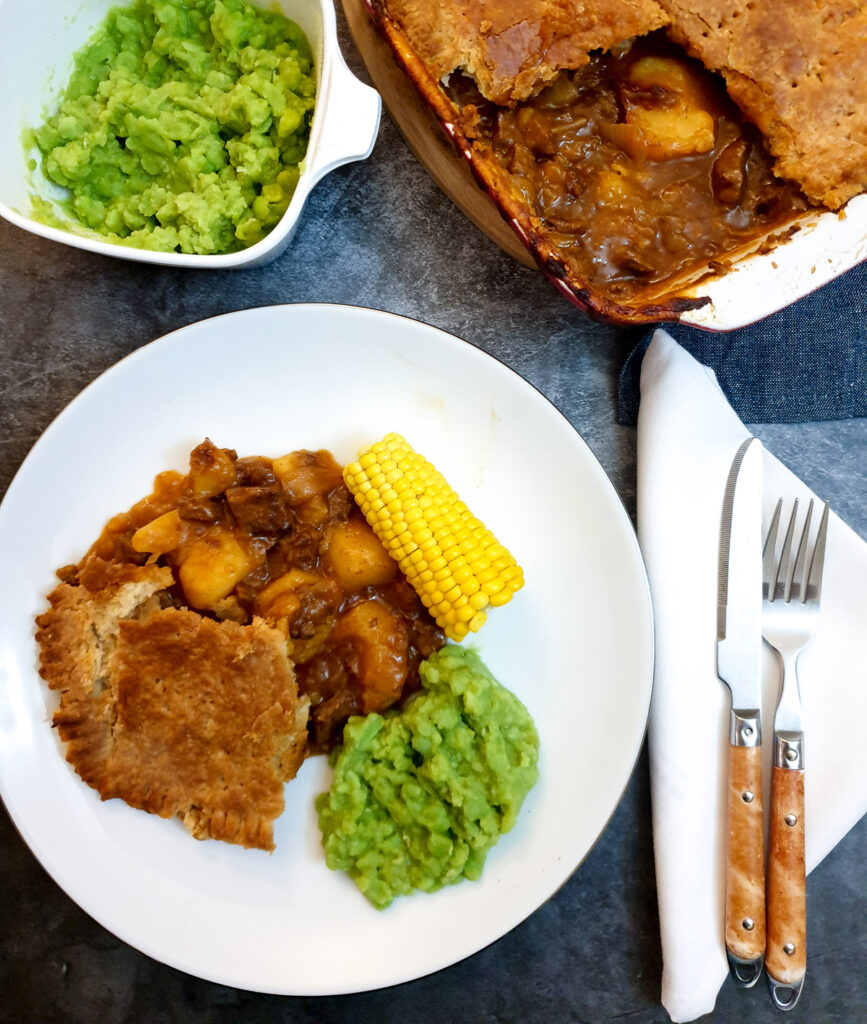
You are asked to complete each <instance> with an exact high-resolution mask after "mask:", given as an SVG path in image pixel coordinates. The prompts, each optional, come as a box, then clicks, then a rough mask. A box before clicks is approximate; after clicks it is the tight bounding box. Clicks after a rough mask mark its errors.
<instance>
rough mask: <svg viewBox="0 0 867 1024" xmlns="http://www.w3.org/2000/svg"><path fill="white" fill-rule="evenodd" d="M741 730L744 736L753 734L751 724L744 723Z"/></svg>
mask: <svg viewBox="0 0 867 1024" xmlns="http://www.w3.org/2000/svg"><path fill="white" fill-rule="evenodd" d="M743 732H744V736H752V734H753V727H752V726H751V725H745V726H744V729H743Z"/></svg>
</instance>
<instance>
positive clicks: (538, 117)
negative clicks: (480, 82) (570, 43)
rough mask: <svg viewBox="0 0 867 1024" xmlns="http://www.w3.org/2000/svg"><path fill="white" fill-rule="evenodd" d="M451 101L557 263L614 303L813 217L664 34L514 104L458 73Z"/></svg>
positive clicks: (709, 78) (748, 129)
mask: <svg viewBox="0 0 867 1024" xmlns="http://www.w3.org/2000/svg"><path fill="white" fill-rule="evenodd" d="M448 90H449V94H450V96H451V98H452V100H453V101H454V102H455V103H456V104H457V105H458V106H459V107H460V108H461V109H462V111H463V115H464V118H465V120H466V121H467V123H469V124H470V125H472V130H473V132H474V133H475V134H476V135H477V136H478V137H479V138H480V140H484V141H486V142H487V143H488V144H489V145H490V147H491V149H492V152H493V154H494V156H495V157H496V159H497V161H498V162H499V163H500V164H501V165H502V166H503V167H504V168H505V169H506V170H507V171H508V172H509V174H510V178H511V181H512V184H513V187H514V188H515V189H516V190H517V191H518V193H519V194H520V195H521V196H522V197H523V199H524V201H525V202H526V203H527V204H528V205H529V206H530V208H531V209H532V210H533V211H534V212H535V214H536V215H537V216H538V217H539V218H540V220H541V221H542V223H543V224H544V225H545V226H546V228H547V229H548V230H549V231H550V232H551V233H552V236H553V239H554V240H555V241H556V243H557V246H558V250H559V251H560V253H561V254H562V256H563V258H564V260H566V261H567V262H569V263H571V264H572V265H573V267H574V268H575V270H576V271H577V273H578V274H579V275H580V276H581V277H582V278H583V279H585V280H586V281H588V283H589V284H591V286H593V287H595V288H598V289H600V290H601V291H603V292H604V293H605V294H607V295H608V296H609V297H611V298H613V299H615V300H621V301H622V300H628V299H630V298H632V297H634V296H636V295H637V294H638V293H640V292H641V291H642V290H644V289H647V288H649V287H651V286H653V285H655V284H657V283H659V282H662V281H665V280H667V279H670V278H672V277H674V276H675V275H677V274H678V273H680V272H682V271H688V270H689V269H690V268H693V267H697V266H699V265H701V264H703V263H705V262H707V261H712V260H713V259H714V258H715V257H718V256H720V255H721V254H724V253H729V254H730V253H731V252H732V251H733V250H736V249H737V248H738V247H740V246H743V245H745V244H747V243H749V242H750V241H752V240H755V239H758V238H760V237H761V236H763V235H765V234H766V233H767V232H768V231H769V230H771V229H773V228H776V227H780V226H782V225H784V224H786V223H788V222H789V221H791V220H792V219H793V218H794V217H795V216H796V215H797V214H798V213H801V212H803V211H805V210H807V209H809V208H810V204H809V203H808V201H807V200H806V199H805V198H804V196H803V195H802V193H801V192H800V190H799V189H798V188H797V186H795V185H794V184H792V183H789V182H784V181H781V180H779V179H778V178H776V177H774V175H773V174H772V173H771V169H770V168H771V161H770V158H769V157H768V155H767V153H766V151H765V149H764V146H763V144H762V142H761V139H760V136H759V134H758V133H757V132H756V131H755V130H754V129H753V128H752V126H749V125H746V124H745V123H744V121H743V118H742V116H741V115H740V113H739V112H738V110H737V108H736V107H735V106H734V104H733V103H732V102H731V101H730V100H729V99H728V97H727V96H726V94H725V89H724V86H723V84H722V82H721V80H719V79H718V78H717V77H716V76H714V75H711V74H710V73H709V72H707V71H706V70H705V69H704V68H703V67H702V66H701V65H700V64H699V63H698V62H696V61H693V60H690V59H689V58H688V57H686V56H685V55H684V54H683V51H681V50H678V49H677V48H676V47H674V46H673V45H672V44H671V43H669V42H668V41H667V40H666V39H665V37H664V36H663V35H662V34H661V33H655V34H653V35H650V36H648V37H646V38H644V39H640V40H636V41H634V42H628V43H625V44H622V45H621V46H619V47H615V48H614V49H612V50H611V51H610V52H606V53H601V52H596V53H594V54H592V55H591V58H590V62H589V63H588V64H587V65H585V66H584V67H582V68H580V69H578V70H577V71H562V72H561V73H560V74H559V76H558V77H557V78H556V79H555V80H554V82H553V83H552V84H551V85H550V86H548V87H547V88H545V89H544V90H543V91H542V92H540V93H539V94H538V95H536V96H534V97H531V98H529V99H527V100H525V101H523V102H521V103H518V104H517V105H515V106H514V107H498V106H495V105H494V104H492V103H489V102H487V101H486V100H485V99H484V98H483V97H482V96H481V95H480V94H479V92H478V91H477V89H476V87H475V84H474V83H473V81H472V80H471V79H469V78H467V77H465V76H461V75H458V74H455V75H452V76H451V79H450V81H449V86H448Z"/></svg>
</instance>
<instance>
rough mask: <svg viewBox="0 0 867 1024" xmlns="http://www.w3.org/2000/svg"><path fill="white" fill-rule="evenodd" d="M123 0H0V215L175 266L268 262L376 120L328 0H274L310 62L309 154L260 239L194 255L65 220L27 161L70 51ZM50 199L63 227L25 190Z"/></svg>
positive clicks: (365, 149)
mask: <svg viewBox="0 0 867 1024" xmlns="http://www.w3.org/2000/svg"><path fill="white" fill-rule="evenodd" d="M117 6H123V0H83V2H81V3H78V4H76V5H74V6H71V5H68V4H66V3H64V2H62V0H27V2H24V0H0V216H3V217H5V218H6V219H7V220H9V221H11V222H12V223H13V224H16V225H17V226H18V227H20V228H23V229H24V230H25V231H31V232H33V233H34V234H37V235H41V236H42V237H44V238H50V239H52V240H53V241H56V242H62V243H64V244H65V245H72V246H76V247H77V248H79V249H89V250H90V251H92V252H98V253H102V254H103V255H106V256H115V257H118V258H120V259H127V260H137V261H139V262H142V263H158V264H165V265H167V266H175V267H196V268H198V269H213V270H225V269H229V268H239V267H252V266H256V265H259V264H263V263H268V262H270V261H271V260H273V259H274V258H275V257H277V256H279V255H280V253H282V252H283V251H284V249H285V248H286V246H287V245H288V244H289V242H290V241H291V239H292V236H293V234H294V232H295V229H296V227H297V224H298V219H299V216H300V214H301V210H302V207H303V206H304V202H305V200H306V199H307V196H308V195H309V193H310V191H311V190H312V188H313V186H314V185H315V184H316V183H317V182H318V181H319V180H320V179H321V178H322V177H323V176H324V175H326V174H328V173H329V171H332V170H334V169H335V168H336V167H340V166H341V165H342V164H346V163H350V162H351V161H353V160H363V159H365V158H366V157H367V156H369V155H370V152H371V150H372V149H373V144H374V142H375V140H376V135H377V132H378V130H379V117H380V110H381V103H380V98H379V94H378V93H377V92H376V91H375V90H374V89H371V88H370V87H369V86H367V85H364V84H363V83H362V82H360V81H359V80H358V79H357V78H356V77H355V76H354V75H353V74H352V73H351V72H350V71H349V69H348V68H347V67H346V64H345V63H344V61H343V57H342V56H341V53H340V48H339V45H338V42H337V28H336V19H335V13H334V7H333V4H332V2H331V0H278V2H277V4H276V6H277V8H278V9H279V10H280V11H282V12H283V13H284V14H285V15H286V16H287V17H288V18H291V19H292V21H294V22H296V23H297V24H298V25H299V26H300V27H301V28H302V29H303V30H304V32H305V34H306V36H307V38H308V40H309V41H310V45H311V48H312V50H313V57H314V61H315V70H316V106H315V109H314V114H313V123H312V126H311V132H310V141H309V144H308V149H307V155H306V157H305V158H304V161H303V162H302V164H301V176H300V178H299V181H298V185H297V187H296V189H295V193H294V195H293V196H292V200H291V202H290V204H289V207H288V208H287V210H286V212H285V213H284V214H283V217H282V218H281V220H280V221H279V223H278V224H277V225H276V226H275V227H274V228H273V229H272V230H271V231H270V232H269V234H267V235H266V236H265V237H264V238H263V239H261V241H259V242H257V243H256V244H255V245H251V246H250V247H249V248H247V249H242V250H241V251H240V252H233V253H225V254H219V255H194V254H187V253H178V252H153V251H151V250H147V249H136V248H133V247H131V246H125V245H118V244H115V243H113V242H108V241H106V240H105V239H103V238H101V237H100V236H99V235H97V234H96V233H95V232H92V231H90V230H88V229H87V228H84V227H82V226H80V225H77V224H75V223H74V222H72V221H71V220H70V219H69V217H68V216H66V215H65V214H64V213H63V211H62V210H60V209H59V208H58V207H57V206H56V201H57V199H58V198H59V197H60V196H61V195H62V192H63V190H62V189H59V188H58V187H57V186H55V185H53V184H52V183H51V182H49V181H48V180H47V179H46V178H45V177H44V175H43V174H42V173H41V170H40V168H39V166H38V159H37V168H36V170H34V171H32V172H31V171H30V170H29V169H28V161H30V160H31V159H34V158H35V157H38V151H35V152H33V151H31V152H28V151H27V150H26V148H25V141H24V140H25V132H26V130H27V129H28V128H33V127H36V126H38V125H39V124H40V123H41V121H42V119H43V118H44V115H45V113H46V112H48V111H50V110H51V109H52V106H53V105H54V104H55V103H56V101H57V99H58V97H59V96H60V94H61V93H62V91H63V89H64V88H65V86H66V83H67V81H68V80H69V75H70V73H71V71H72V66H73V55H74V54H75V53H76V51H78V50H79V49H81V47H82V46H84V45H85V44H86V43H87V41H88V39H89V38H90V36H91V35H92V33H93V31H94V30H95V29H96V28H97V26H98V25H99V24H100V23H101V22H102V21H103V19H104V18H105V16H106V14H107V12H108V11H109V9H110V8H112V7H117ZM34 193H35V194H38V195H39V196H41V197H42V198H43V199H47V200H49V201H52V203H53V205H55V209H56V210H57V215H58V217H59V218H60V219H61V220H62V221H64V222H65V223H68V224H69V229H68V230H65V229H63V228H58V227H52V226H49V225H46V224H42V223H40V222H39V221H38V220H36V219H35V218H34V217H33V215H32V211H31V201H30V196H31V194H34Z"/></svg>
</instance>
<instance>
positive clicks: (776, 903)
mask: <svg viewBox="0 0 867 1024" xmlns="http://www.w3.org/2000/svg"><path fill="white" fill-rule="evenodd" d="M782 507H783V501H782V498H781V499H780V500H779V501H778V502H777V507H776V509H775V510H774V515H773V518H772V519H771V525H770V527H769V529H768V533H767V537H766V539H765V546H764V551H763V554H762V597H763V605H762V633H763V635H764V638H765V640H766V641H767V642H768V643H769V644H770V645H771V647H773V648H774V649H775V650H776V651H777V653H778V654H779V656H780V661H781V662H782V667H783V685H782V689H781V692H780V699H779V703H778V704H777V711H776V715H775V717H774V746H773V751H774V753H773V766H772V768H771V813H770V827H769V850H768V875H767V877H768V882H767V896H766V905H767V906H766V909H767V929H768V930H767V954H766V957H765V968H766V970H767V975H768V986H769V988H770V992H771V999H772V1000H773V1002H774V1004H775V1006H776V1007H777V1008H778V1009H780V1010H791V1009H792V1007H793V1006H794V1005H795V1003H797V1001H798V999H799V997H800V995H801V991H802V989H803V987H804V977H805V975H806V972H807V948H806V940H807V898H806V897H807V891H806V890H807V885H806V870H805V865H804V723H803V715H802V710H801V696H800V688H799V682H798V658H799V656H800V654H801V651H802V650H803V649H804V647H806V645H807V644H808V643H809V641H810V638H811V637H812V636H813V632H814V630H815V628H816V622H817V619H818V616H819V597H820V594H821V590H822V569H823V566H824V562H825V545H826V540H827V535H828V503H827V502H825V507H824V511H823V512H822V519H821V522H820V524H819V529H818V531H817V533H816V539H815V541H814V542H813V545H812V549H811V548H810V522H811V520H812V517H813V501H812V499H811V501H810V504H809V505H808V507H807V515H806V518H805V520H804V525H803V527H802V528H801V531H800V535H799V540H798V541H797V548H796V550H795V551H794V554H793V548H794V544H795V532H796V529H795V528H796V521H797V516H798V501H797V499H795V502H794V504H793V506H792V514H791V516H790V518H789V524H788V527H787V529H786V535H785V537H784V539H783V545H782V548H781V550H780V555H779V558H777V555H776V548H777V533H778V530H779V525H780V514H781V511H782Z"/></svg>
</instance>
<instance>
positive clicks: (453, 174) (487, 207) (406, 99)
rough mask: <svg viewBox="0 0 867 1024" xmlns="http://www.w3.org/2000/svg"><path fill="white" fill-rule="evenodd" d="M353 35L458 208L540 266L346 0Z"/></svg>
mask: <svg viewBox="0 0 867 1024" xmlns="http://www.w3.org/2000/svg"><path fill="white" fill-rule="evenodd" d="M342 3H343V10H344V13H345V14H346V21H347V24H348V26H349V31H350V33H351V34H352V38H353V40H354V42H355V45H356V47H357V48H358V52H359V54H360V55H361V59H362V60H363V61H364V63H365V66H366V67H367V70H368V73H369V74H370V77H371V79H372V81H373V84H374V86H376V89H377V90H378V91H379V94H380V95H381V96H382V101H383V103H385V105H386V107H387V108H388V112H389V113H390V114H391V117H392V119H393V120H394V122H395V124H396V125H397V127H398V129H399V131H400V133H401V135H403V137H404V139H406V142H407V144H408V145H409V147H410V149H411V150H412V151H413V153H415V155H416V157H417V158H418V160H419V162H420V163H421V164H422V166H423V167H424V168H425V169H426V170H427V172H428V174H430V176H431V177H432V178H433V180H434V181H435V182H436V184H437V185H438V186H439V187H440V188H441V189H442V190H443V192H445V193H446V195H447V196H449V198H450V199H451V200H452V202H454V203H455V205H456V206H457V207H458V208H459V209H460V210H462V211H463V213H464V214H465V215H466V216H467V217H468V218H469V219H470V220H471V221H472V222H473V224H475V225H476V227H477V228H479V230H480V231H483V232H484V233H485V234H486V235H487V236H488V238H490V239H492V240H493V241H494V242H496V243H497V245H499V246H500V248H502V249H505V251H506V252H507V253H509V255H510V256H513V257H514V258H515V259H516V260H518V261H519V262H521V263H523V264H524V266H527V267H533V268H536V263H535V261H534V259H533V257H532V256H531V255H530V253H529V252H528V251H527V249H526V248H525V246H524V245H523V243H522V242H521V241H520V239H519V238H518V237H517V236H516V235H515V233H514V231H512V229H511V228H510V227H509V226H508V224H506V222H505V221H504V220H503V219H502V217H501V216H500V214H499V211H498V210H497V208H496V206H494V204H493V203H492V202H491V200H490V199H489V198H488V196H487V195H486V194H485V192H484V191H483V190H482V189H481V188H480V187H479V185H478V184H477V182H476V179H475V178H474V177H473V174H472V171H471V170H470V166H469V164H468V163H467V161H466V160H465V159H464V158H463V157H462V156H460V154H459V153H458V152H457V151H456V150H455V148H454V146H453V145H452V144H451V142H450V141H449V140H448V139H447V138H446V136H445V133H444V132H443V131H442V129H441V128H440V126H439V123H438V121H437V119H436V118H435V117H434V115H433V114H432V113H431V111H430V110H429V109H428V108H427V106H426V105H425V103H424V102H423V100H422V99H421V97H420V96H419V94H418V93H417V92H416V89H415V86H414V85H413V84H412V82H411V81H410V80H409V79H408V78H407V76H406V75H405V74H404V72H403V70H402V69H401V68H400V67H399V66H398V64H397V62H396V61H395V59H394V56H393V54H392V51H391V47H390V46H389V45H388V43H387V42H386V41H385V39H383V38H382V36H381V35H380V34H379V32H378V31H377V29H376V26H375V25H374V24H373V22H372V21H371V19H370V15H369V14H368V12H367V8H366V7H365V6H364V2H363V0H342Z"/></svg>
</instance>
